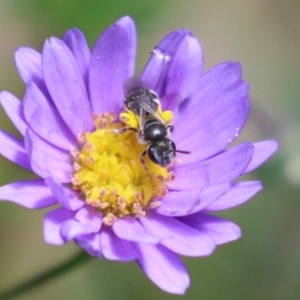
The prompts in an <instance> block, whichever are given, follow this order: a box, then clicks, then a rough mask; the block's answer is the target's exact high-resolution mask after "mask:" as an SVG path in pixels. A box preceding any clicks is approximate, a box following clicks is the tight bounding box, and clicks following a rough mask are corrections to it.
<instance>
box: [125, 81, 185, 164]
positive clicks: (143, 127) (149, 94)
mask: <svg viewBox="0 0 300 300" xmlns="http://www.w3.org/2000/svg"><path fill="white" fill-rule="evenodd" d="M124 95H125V97H124V105H125V107H126V108H127V109H128V110H130V111H132V112H133V113H134V114H135V115H136V116H137V120H138V129H136V130H135V129H133V128H129V129H131V130H135V131H137V133H138V138H139V142H140V143H145V144H148V146H147V149H146V150H145V151H144V152H143V153H142V154H141V161H142V163H143V164H144V165H145V163H144V157H145V155H146V154H147V155H148V157H149V159H150V160H151V161H152V162H154V163H155V164H158V165H160V166H162V167H166V166H168V165H170V164H171V163H172V161H173V159H174V157H175V155H176V146H175V143H174V142H173V141H172V140H171V139H170V136H171V132H172V130H173V126H172V125H169V124H167V123H166V122H165V121H164V119H163V118H162V116H161V115H160V114H159V110H158V109H159V107H160V100H159V97H158V96H157V94H156V93H155V92H154V91H152V90H150V89H149V88H147V87H146V86H145V85H144V83H143V82H142V81H141V80H140V79H139V78H136V77H131V78H129V79H128V80H126V82H125V84H124ZM180 152H181V151H180Z"/></svg>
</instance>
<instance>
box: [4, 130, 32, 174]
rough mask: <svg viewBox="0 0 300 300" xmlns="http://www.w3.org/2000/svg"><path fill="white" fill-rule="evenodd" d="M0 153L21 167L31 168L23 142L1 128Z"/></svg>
mask: <svg viewBox="0 0 300 300" xmlns="http://www.w3.org/2000/svg"><path fill="white" fill-rule="evenodd" d="M0 154H1V155H3V156H4V157H6V158H7V159H9V160H10V161H12V162H14V163H16V164H18V165H20V166H21V167H23V168H26V169H29V170H31V166H30V161H29V158H28V155H27V153H26V151H25V149H24V145H23V142H22V141H20V140H19V139H17V138H16V137H14V136H13V135H11V134H10V133H7V132H5V131H3V130H0Z"/></svg>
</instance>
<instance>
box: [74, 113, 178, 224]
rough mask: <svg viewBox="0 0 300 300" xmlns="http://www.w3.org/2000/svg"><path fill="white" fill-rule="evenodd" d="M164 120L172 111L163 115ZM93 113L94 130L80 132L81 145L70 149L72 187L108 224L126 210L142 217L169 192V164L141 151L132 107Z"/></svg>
mask: <svg viewBox="0 0 300 300" xmlns="http://www.w3.org/2000/svg"><path fill="white" fill-rule="evenodd" d="M161 115H162V116H163V117H164V118H165V120H166V122H170V121H171V119H172V115H171V114H170V113H169V112H168V111H166V112H162V114H161ZM120 120H121V121H120V122H118V121H116V116H115V114H114V113H105V114H98V115H96V114H94V115H93V121H94V123H95V127H96V130H95V131H94V132H84V133H81V134H80V136H79V137H78V140H79V143H80V149H79V150H77V149H72V150H71V156H72V158H73V166H74V176H73V179H72V185H73V189H75V190H77V191H78V192H79V193H80V194H81V196H82V198H83V199H84V200H85V201H86V203H87V204H88V205H90V206H91V207H93V208H94V209H95V210H96V211H99V212H102V214H103V215H104V217H103V223H104V224H105V225H107V226H111V225H112V224H113V223H114V222H115V220H116V219H117V218H121V217H124V216H126V215H133V216H135V217H137V218H138V217H142V216H144V215H145V214H146V211H147V210H148V209H152V208H154V207H157V206H158V205H159V204H160V203H161V202H160V198H161V197H163V196H164V195H165V194H166V193H167V192H168V182H169V181H170V180H172V178H173V174H172V172H169V171H168V169H167V168H165V167H161V166H159V165H157V164H155V163H153V162H152V161H151V160H150V159H149V158H148V157H147V155H146V156H145V158H144V160H143V161H144V162H143V163H142V161H141V154H142V153H144V151H145V150H146V148H147V144H140V143H139V142H138V138H137V133H136V132H134V131H133V130H122V129H123V128H124V127H130V128H134V129H137V126H138V120H137V117H136V116H134V115H133V114H131V112H124V113H122V114H121V115H120Z"/></svg>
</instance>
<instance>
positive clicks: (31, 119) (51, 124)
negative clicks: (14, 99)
mask: <svg viewBox="0 0 300 300" xmlns="http://www.w3.org/2000/svg"><path fill="white" fill-rule="evenodd" d="M24 115H25V118H26V121H27V122H28V123H29V125H30V127H31V129H32V130H33V131H34V132H36V133H37V134H38V135H39V136H40V137H42V138H44V139H45V140H47V141H48V142H50V143H52V144H54V145H56V146H57V147H60V148H62V149H65V150H69V149H70V148H71V145H76V144H77V140H76V138H75V137H74V135H73V134H72V133H71V131H70V130H69V128H68V127H67V125H66V124H65V123H64V121H63V120H62V119H61V117H60V115H59V114H58V112H57V110H56V108H55V107H54V106H53V105H52V104H51V103H50V102H49V100H48V99H47V98H46V97H45V96H44V94H43V93H42V92H41V91H40V89H39V88H38V87H37V86H36V85H35V83H34V82H31V83H30V84H29V85H28V86H27V89H26V94H25V97H24Z"/></svg>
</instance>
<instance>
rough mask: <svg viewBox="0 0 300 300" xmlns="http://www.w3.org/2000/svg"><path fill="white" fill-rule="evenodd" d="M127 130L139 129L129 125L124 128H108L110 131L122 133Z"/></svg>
mask: <svg viewBox="0 0 300 300" xmlns="http://www.w3.org/2000/svg"><path fill="white" fill-rule="evenodd" d="M127 130H131V131H134V132H138V130H137V129H135V128H133V127H127V126H125V127H122V128H120V129H111V130H108V132H112V133H117V134H121V133H123V132H125V131H127Z"/></svg>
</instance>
